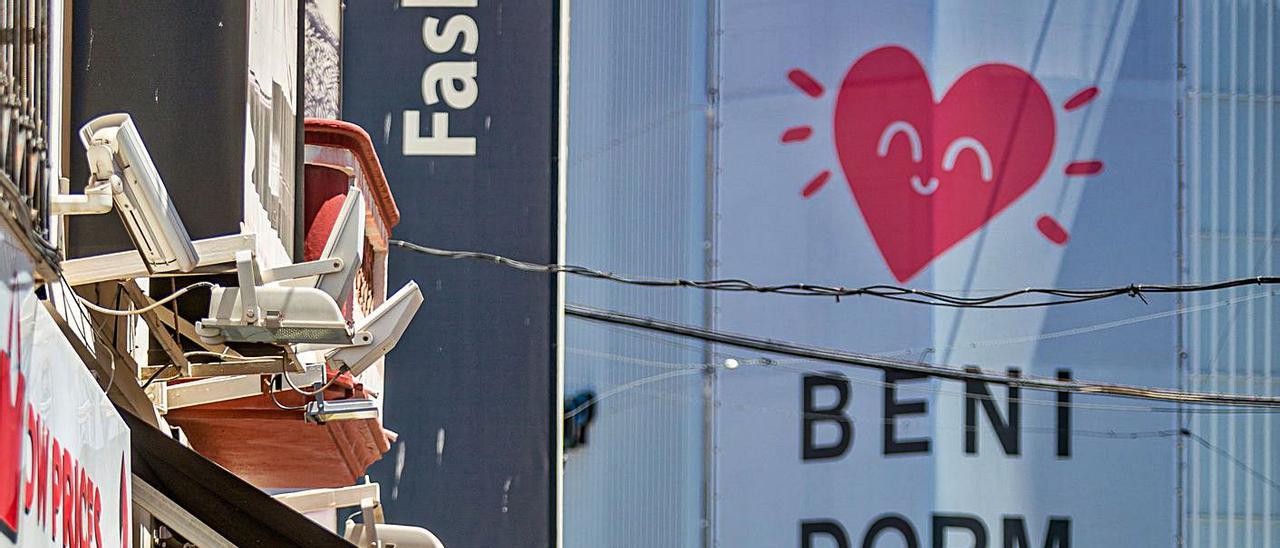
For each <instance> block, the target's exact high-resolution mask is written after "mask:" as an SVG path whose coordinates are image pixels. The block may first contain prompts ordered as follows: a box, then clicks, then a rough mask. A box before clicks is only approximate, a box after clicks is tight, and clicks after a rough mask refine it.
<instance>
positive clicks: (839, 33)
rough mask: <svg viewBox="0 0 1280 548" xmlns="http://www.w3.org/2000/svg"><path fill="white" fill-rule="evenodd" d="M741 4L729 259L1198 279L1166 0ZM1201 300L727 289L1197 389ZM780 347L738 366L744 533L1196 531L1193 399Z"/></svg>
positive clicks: (1089, 279)
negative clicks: (1184, 251)
mask: <svg viewBox="0 0 1280 548" xmlns="http://www.w3.org/2000/svg"><path fill="white" fill-rule="evenodd" d="M721 10H722V18H721V27H722V28H723V37H722V41H721V58H720V63H721V69H722V76H723V78H722V81H721V87H720V89H721V94H722V95H721V103H720V104H721V110H720V115H721V120H720V121H721V122H722V126H721V127H720V130H719V150H720V157H719V166H718V167H719V170H720V171H719V176H718V186H717V190H718V192H717V200H718V203H717V213H718V218H719V220H718V224H717V240H716V242H717V248H716V251H715V253H716V259H717V261H718V274H720V275H721V276H724V277H737V278H744V279H749V280H753V281H760V282H763V283H785V282H791V281H806V282H814V283H823V284H830V285H843V286H846V287H855V286H863V285H871V284H896V285H905V286H910V287H918V288H925V289H934V290H940V291H945V292H950V293H957V294H971V295H981V294H985V293H989V292H990V291H992V290H1010V289H1020V288H1025V287H1043V286H1057V287H1097V286H1113V285H1127V284H1129V283H1131V282H1171V281H1174V280H1175V279H1176V276H1175V274H1176V272H1175V270H1174V265H1175V260H1174V254H1175V250H1176V246H1175V241H1174V238H1173V234H1174V228H1175V219H1176V209H1175V202H1174V200H1175V197H1176V184H1175V182H1176V180H1177V179H1176V173H1177V172H1176V166H1177V164H1176V158H1175V154H1174V151H1175V150H1176V147H1175V143H1176V141H1175V135H1176V127H1177V126H1176V117H1175V98H1176V91H1177V88H1176V86H1175V77H1176V51H1175V49H1174V46H1175V44H1176V40H1175V37H1174V34H1173V33H1174V31H1175V30H1176V24H1175V20H1174V16H1175V13H1174V12H1173V11H1172V9H1171V7H1170V6H1169V5H1168V4H1167V3H1160V2H1145V3H1144V2H1138V1H1136V0H1130V1H1125V0H1106V1H1103V0H1096V1H1090V0H1082V1H1072V2H1061V1H1056V2H1055V1H1052V0H1016V1H1015V0H1007V1H1004V0H978V1H971V2H945V1H937V2H931V1H910V2H907V1H901V0H891V1H871V0H857V1H850V0H807V1H803V2H732V1H731V2H724V3H723V5H722V7H721ZM1174 306H1175V304H1174V302H1173V301H1172V300H1171V299H1152V301H1151V302H1150V304H1144V303H1143V302H1142V301H1141V300H1138V299H1124V300H1115V301H1108V302H1105V303H1090V304H1080V305H1072V306H1070V307H1060V308H1053V309H1043V308H1036V309H1019V310H958V309H941V308H929V307H924V306H919V305H911V304H902V303H893V302H886V301H877V300H872V299H868V298H846V299H843V300H842V301H841V302H837V301H835V300H834V299H830V300H823V299H812V298H810V299H799V298H786V297H778V296H761V295H748V294H731V295H723V296H719V297H718V301H717V313H716V315H715V325H716V327H717V328H720V329H725V330H729V331H735V332H743V333H753V334H766V335H768V336H770V337H775V338H779V339H784V340H788V341H797V342H802V343H807V344H812V345H818V346H824V347H831V348H839V349H847V350H853V351H859V352H867V353H885V354H890V355H894V356H897V357H905V358H913V359H922V360H927V361H931V362H939V363H945V364H948V365H956V366H960V365H965V366H973V367H980V368H983V369H987V370H993V371H999V372H1006V371H1008V372H1010V373H1012V374H1021V375H1036V376H1045V377H1055V376H1061V377H1071V378H1075V379H1087V380H1097V381H1109V382H1125V383H1134V384H1145V385H1158V386H1172V385H1174V384H1175V372H1176V364H1177V356H1176V344H1175V341H1174V333H1175V329H1174V325H1173V322H1174V316H1173V313H1172V311H1173V310H1174ZM720 350H721V351H722V352H724V353H726V354H729V355H734V356H737V357H740V358H742V359H741V360H740V361H741V362H742V363H748V364H753V363H759V362H758V360H757V361H754V362H753V361H749V360H750V359H751V358H760V357H761V356H753V355H751V354H749V353H744V352H740V351H736V350H732V349H720ZM774 358H775V359H774V360H773V361H772V364H771V365H765V366H753V367H741V368H738V369H734V370H722V371H721V372H720V373H718V381H719V382H718V384H717V392H716V406H715V417H714V424H715V444H716V453H715V454H716V457H715V463H716V467H715V471H714V474H715V495H716V496H715V499H714V507H715V512H716V516H715V517H716V520H715V523H716V524H717V529H716V538H717V541H718V543H719V545H720V546H804V547H819V546H821V547H835V546H839V547H848V546H863V547H877V548H886V547H899V546H907V547H916V546H934V547H941V546H963V547H970V546H972V547H978V548H985V547H1014V546H1016V547H1023V548H1025V547H1031V546H1037V547H1038V546H1045V547H1050V546H1056V547H1059V548H1066V547H1068V546H1077V547H1081V546H1167V545H1169V544H1170V543H1172V542H1173V538H1174V535H1175V533H1176V531H1175V524H1174V519H1173V518H1174V513H1175V511H1174V502H1175V500H1176V498H1175V490H1174V489H1175V477H1176V476H1175V470H1174V466H1173V463H1174V459H1175V452H1174V447H1175V443H1176V434H1177V432H1176V428H1175V420H1174V415H1173V413H1171V412H1170V411H1171V409H1170V408H1169V406H1158V405H1157V406H1152V405H1150V404H1142V403H1140V402H1139V403H1135V402H1130V401H1124V400H1120V401H1117V400H1111V399H1100V398H1089V397H1071V398H1067V397H1066V396H1065V395H1060V394H1054V393H1035V392H1028V391H1026V390H1023V391H1021V392H1018V391H1017V390H1006V389H1005V388H1003V387H1000V386H993V385H986V384H983V383H968V384H966V383H961V382H955V381H941V380H938V379H931V378H919V377H914V376H904V375H896V374H886V373H883V372H880V371H869V370H859V369H853V368H842V367H837V366H834V365H831V364H815V363H804V362H795V361H788V360H780V359H776V357H774ZM1068 404H1069V405H1068Z"/></svg>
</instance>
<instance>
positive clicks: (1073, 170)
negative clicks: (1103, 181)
mask: <svg viewBox="0 0 1280 548" xmlns="http://www.w3.org/2000/svg"><path fill="white" fill-rule="evenodd" d="M1066 173H1067V175H1097V174H1099V173H1102V162H1101V161H1099V160H1085V161H1080V162H1071V163H1069V164H1067V169H1066Z"/></svg>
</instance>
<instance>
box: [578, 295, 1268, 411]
mask: <svg viewBox="0 0 1280 548" xmlns="http://www.w3.org/2000/svg"><path fill="white" fill-rule="evenodd" d="M564 311H565V314H567V315H569V316H576V317H579V318H585V319H589V320H595V321H600V322H606V323H613V324H619V325H627V326H631V327H636V328H640V329H647V330H651V331H660V332H663V333H670V334H673V335H680V336H684V337H691V338H695V339H701V340H704V341H709V342H716V343H721V344H728V345H731V346H737V347H740V348H750V349H753V350H759V351H763V352H771V353H775V354H783V355H787V356H794V357H798V358H806V359H812V360H819V361H825V362H831V363H835V364H840V365H844V366H854V367H865V368H872V369H881V370H893V371H906V372H910V373H918V374H923V375H928V376H931V377H938V378H943V379H951V380H958V381H977V382H985V383H991V384H1001V385H1006V386H1017V387H1021V388H1027V389H1031V390H1044V391H1049V392H1071V393H1079V394H1093V395H1099V396H1114V397H1121V398H1131V399H1140V400H1155V401H1167V402H1177V403H1188V404H1206V405H1224V406H1242V407H1258V408H1280V397H1271V396H1256V395H1250V394H1219V393H1208V392H1187V391H1181V390H1173V389H1168V388H1159V387H1150V386H1135V385H1126V384H1111V383H1099V382H1088V381H1078V380H1059V379H1055V378H1047V377H1031V376H1025V377H1023V376H1018V377H1015V376H1012V375H1004V374H1000V373H991V372H987V371H983V370H981V369H978V368H963V369H962V368H957V367H948V366H943V365H937V364H932V363H927V362H919V361H908V360H899V359H894V358H886V357H883V356H871V355H866V354H856V353H853V352H845V351H841V350H829V349H824V348H815V347H811V346H805V345H800V344H796V343H791V342H786V341H777V340H771V339H764V338H759V337H751V336H747V335H737V334H733V333H726V332H723V331H717V330H713V329H704V328H701V327H694V326H689V325H683V324H678V323H673V322H667V321H663V320H658V319H654V318H647V317H643V316H632V315H629V314H623V313H620V312H614V311H611V310H601V309H597V308H590V307H585V306H581V305H575V304H566V305H565V306H564Z"/></svg>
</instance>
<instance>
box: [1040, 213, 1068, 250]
mask: <svg viewBox="0 0 1280 548" xmlns="http://www.w3.org/2000/svg"><path fill="white" fill-rule="evenodd" d="M1036 228H1038V229H1040V233H1041V234H1044V237H1045V238H1048V239H1049V241H1051V242H1053V243H1055V244H1058V245H1064V244H1066V243H1067V240H1068V239H1070V238H1071V236H1070V235H1068V234H1067V229H1065V228H1062V225H1061V224H1058V221H1056V220H1054V218H1053V217H1050V216H1048V215H1041V216H1040V218H1039V219H1037V220H1036Z"/></svg>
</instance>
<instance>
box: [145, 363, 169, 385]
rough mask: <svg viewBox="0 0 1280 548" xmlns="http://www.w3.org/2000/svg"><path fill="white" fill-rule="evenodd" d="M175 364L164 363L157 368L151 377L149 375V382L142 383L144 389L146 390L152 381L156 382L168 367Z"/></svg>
mask: <svg viewBox="0 0 1280 548" xmlns="http://www.w3.org/2000/svg"><path fill="white" fill-rule="evenodd" d="M173 366H174V364H171V363H166V364H164V366H163V367H161V368H160V369H158V370H156V372H155V373H152V374H151V376H150V377H147V382H144V383H142V389H143V390H146V389H147V387H148V386H151V383H153V382H156V379H157V378H159V377H160V374H161V373H164V372H165V371H166V370H167V369H169V368H170V367H173Z"/></svg>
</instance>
